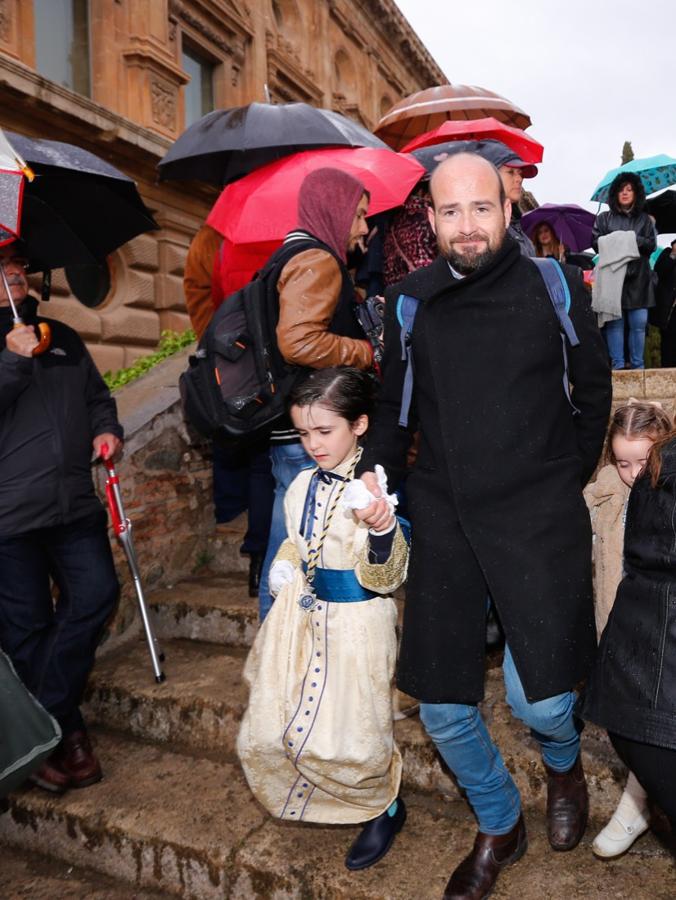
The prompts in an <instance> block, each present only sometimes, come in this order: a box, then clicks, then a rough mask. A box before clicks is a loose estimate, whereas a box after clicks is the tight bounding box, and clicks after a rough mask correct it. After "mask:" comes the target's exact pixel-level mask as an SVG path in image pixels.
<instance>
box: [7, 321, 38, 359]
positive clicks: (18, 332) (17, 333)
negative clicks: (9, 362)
mask: <svg viewBox="0 0 676 900" xmlns="http://www.w3.org/2000/svg"><path fill="white" fill-rule="evenodd" d="M6 345H7V349H8V350H11V351H12V353H16V355H17V356H32V355H33V350H35V348H36V347H37V345H38V339H37V338H36V336H35V329H34V328H33V327H32V326H31V325H17V326H16V328H12V330H11V331H10V332H9V333H8V334H7V338H6Z"/></svg>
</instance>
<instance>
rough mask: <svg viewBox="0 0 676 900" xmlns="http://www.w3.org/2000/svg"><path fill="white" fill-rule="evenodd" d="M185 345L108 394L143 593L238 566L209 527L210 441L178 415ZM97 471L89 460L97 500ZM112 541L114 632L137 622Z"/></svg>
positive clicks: (241, 564) (240, 561)
mask: <svg viewBox="0 0 676 900" xmlns="http://www.w3.org/2000/svg"><path fill="white" fill-rule="evenodd" d="M188 352H189V351H187V350H186V351H183V352H181V353H178V354H176V355H175V356H172V357H171V358H170V359H168V360H166V361H165V362H163V363H161V364H160V365H158V366H156V367H155V368H154V369H152V370H151V371H150V372H149V373H148V374H147V375H145V376H143V377H142V378H139V379H138V380H137V381H135V382H133V383H132V384H130V385H128V386H126V387H124V388H122V389H121V390H119V391H117V392H116V393H115V395H114V396H115V399H116V401H117V405H118V413H119V416H120V420H121V422H122V423H123V425H124V429H125V438H126V440H125V450H124V457H123V459H122V460H121V461H120V462H119V463H118V464H117V466H116V468H117V473H118V475H119V477H120V484H121V488H122V498H123V503H124V505H125V512H126V514H127V517H128V518H129V519H130V521H131V522H132V535H133V539H134V544H135V547H136V553H137V557H138V562H139V568H140V570H141V577H142V584H143V587H144V591H145V592H146V593H148V592H152V590H153V589H154V588H157V587H166V586H168V585H171V584H174V583H175V582H177V581H179V580H181V579H182V578H186V577H188V576H190V575H192V574H194V573H195V572H197V571H203V570H204V569H205V568H208V569H209V570H210V571H212V572H216V573H219V572H229V571H233V570H237V569H245V568H246V559H244V558H242V557H240V556H239V554H238V553H237V548H236V546H235V545H233V544H232V543H228V542H227V541H226V540H223V539H221V538H219V537H218V536H217V535H215V534H214V514H213V502H212V477H211V452H210V446H209V445H208V444H205V443H204V442H201V441H200V440H199V438H197V436H196V435H195V434H194V433H192V432H190V433H189V432H188V429H187V428H186V425H185V423H184V421H183V416H182V412H181V407H180V401H179V397H178V377H179V375H180V373H181V372H182V371H183V370H184V369H185V368H186V366H187V357H188ZM105 476H106V472H105V469H104V468H103V466H97V470H96V473H95V483H96V485H97V488H98V489H99V493H100V495H101V498H102V499H104V485H105ZM104 502H105V501H104ZM112 543H113V552H114V556H115V563H116V567H117V571H118V575H119V576H120V580H121V582H122V585H123V590H122V598H121V602H120V606H119V609H118V612H117V615H116V616H115V618H114V620H113V622H112V624H111V626H110V633H111V635H112V636H117V635H120V634H121V633H122V632H124V631H125V630H126V629H128V628H129V627H130V626H132V625H133V624H135V625H138V623H137V622H135V619H136V594H135V592H134V589H133V583H132V581H131V578H130V575H129V568H128V565H127V562H126V559H125V556H124V553H123V551H122V548H121V547H120V545H119V544H118V542H117V541H116V540H115V539H114V538H113V539H112Z"/></svg>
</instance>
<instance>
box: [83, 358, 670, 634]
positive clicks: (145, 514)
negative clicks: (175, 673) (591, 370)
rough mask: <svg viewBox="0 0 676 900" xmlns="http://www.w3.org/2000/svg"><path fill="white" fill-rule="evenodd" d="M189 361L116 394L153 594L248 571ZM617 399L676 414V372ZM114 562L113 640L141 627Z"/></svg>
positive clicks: (122, 470)
mask: <svg viewBox="0 0 676 900" xmlns="http://www.w3.org/2000/svg"><path fill="white" fill-rule="evenodd" d="M189 353H190V350H185V351H182V352H181V353H178V354H176V355H175V356H173V357H171V358H170V359H168V360H166V361H165V362H163V363H161V364H160V365H158V366H157V367H155V368H154V369H153V370H152V371H151V372H149V373H148V374H147V375H145V376H143V377H142V378H140V379H138V381H136V382H134V383H132V384H131V385H128V386H127V387H124V388H122V389H121V390H120V391H117V392H116V393H115V398H116V400H117V403H118V411H119V414H120V419H121V421H122V423H123V424H124V427H125V432H126V445H125V452H124V459H123V460H122V462H121V463H120V464H119V466H118V472H119V475H120V479H121V484H122V492H123V498H124V502H125V504H126V507H127V514H128V516H129V518H130V519H131V521H132V522H133V534H134V539H135V543H136V548H137V553H138V557H139V563H140V567H141V571H142V575H143V583H144V585H145V588H146V589H147V590H148V591H152V590H153V588H156V587H160V586H167V585H169V584H174V583H176V582H177V581H178V580H180V579H182V578H185V577H188V576H190V575H192V574H194V573H195V572H197V571H200V570H201V571H204V570H205V569H209V570H211V571H212V572H217V573H225V572H230V571H233V570H237V569H242V570H243V569H245V568H246V560H245V559H243V558H242V557H240V556H239V555H238V553H237V546H236V544H233V543H228V542H227V541H226V540H223V539H220V538H218V537H217V536H216V535H215V534H214V516H213V503H212V496H211V488H212V480H211V455H210V451H209V446H208V445H207V444H204V443H200V442H197V443H196V440H195V435H194V433H188V430H187V429H186V426H185V423H184V421H183V417H182V413H181V408H180V401H179V397H178V377H179V375H180V373H181V372H182V371H183V370H184V369H185V367H186V365H187V357H188V355H189ZM613 394H614V405H615V406H617V405H619V403H621V402H624V401H626V400H627V399H628V398H629V397H636V398H637V399H646V400H659V401H660V402H661V403H662V404H663V405H664V406H665V408H667V409H669V410H670V412H671V413H672V414H676V402H675V401H676V369H648V370H646V371H636V372H631V371H625V372H615V373H614V375H613ZM99 468H101V467H99ZM97 479H98V485H99V487H100V488H101V490H103V483H104V473H103V472H101V471H99V472H98V473H97ZM114 543H116V542H114ZM115 554H116V562H117V566H118V572H119V574H120V576H121V578H122V581H123V584H124V589H123V596H122V602H121V604H120V609H119V611H118V614H117V616H116V618H115V620H114V622H113V625H112V627H111V632H112V634H114V635H119V634H121V633H122V632H123V631H125V629H127V628H128V627H129V626H130V625H131V624H132V623H133V622H134V618H135V609H136V606H135V595H134V593H133V590H132V586H131V583H130V580H129V576H128V568H127V565H126V562H125V561H124V557H123V555H122V552H121V550H120V548H119V547H117V546H116V547H115Z"/></svg>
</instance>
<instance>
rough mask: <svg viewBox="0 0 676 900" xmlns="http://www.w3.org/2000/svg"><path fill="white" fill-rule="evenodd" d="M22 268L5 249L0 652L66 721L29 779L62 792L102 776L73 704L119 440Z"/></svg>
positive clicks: (113, 592)
mask: <svg viewBox="0 0 676 900" xmlns="http://www.w3.org/2000/svg"><path fill="white" fill-rule="evenodd" d="M27 266H28V260H27V259H26V257H25V255H24V249H23V247H22V245H21V243H20V242H19V241H15V242H14V243H12V244H9V245H6V246H4V247H0V270H1V271H0V572H2V577H1V578H0V646H1V647H2V649H3V650H4V651H5V652H6V653H7V655H8V656H9V657H10V658H11V660H12V662H13V664H14V666H15V668H16V670H17V673H18V674H19V676H20V677H21V679H22V680H23V681H24V683H25V684H26V686H27V687H28V688H29V690H30V691H31V692H32V693H33V695H34V696H35V697H36V698H37V699H38V700H39V701H40V703H42V705H43V706H44V707H45V708H46V709H47V710H48V711H49V712H50V713H51V714H52V715H53V716H54V718H55V719H56V720H57V721H58V722H59V725H60V726H61V730H62V732H63V735H64V737H63V741H62V742H61V744H60V746H59V747H58V748H57V749H56V750H55V751H54V753H53V754H52V755H51V756H50V757H49V758H48V759H47V760H46V761H45V762H44V763H43V764H42V766H41V768H40V769H39V770H38V771H37V772H36V773H35V774H34V775H33V776H31V778H32V780H33V781H34V782H35V783H36V784H38V785H39V786H40V787H42V788H45V789H46V790H48V791H52V792H53V793H62V792H63V791H65V790H67V789H68V788H72V787H74V788H79V787H86V786H88V785H90V784H93V783H94V782H96V781H99V780H100V779H101V777H102V772H101V767H100V765H99V762H98V760H97V758H96V756H95V755H94V753H93V751H92V748H91V744H90V742H89V739H88V737H87V732H86V729H85V725H84V722H83V719H82V715H81V713H80V710H79V704H80V702H81V699H82V695H83V692H84V688H85V683H86V681H87V677H88V675H89V672H90V671H91V668H92V666H93V663H94V653H95V650H96V646H97V644H98V641H99V638H100V636H101V632H102V629H103V627H104V625H105V623H106V621H107V620H108V618H109V617H110V615H111V613H112V611H113V609H114V607H115V604H116V603H117V599H118V595H119V585H118V581H117V576H116V574H115V568H114V565H113V558H112V554H111V550H110V544H109V541H108V533H107V522H106V514H105V512H104V510H103V507H102V505H101V502H100V501H99V499H98V497H97V496H96V492H95V490H94V485H93V482H92V477H91V468H90V463H91V458H92V452H93V454H94V455H95V456H101V455H102V446H103V445H104V444H106V445H107V450H106V452H105V458H107V459H109V458H111V457H113V456H114V455H115V454H116V453H118V452H119V450H120V448H121V446H122V436H123V434H122V427H121V426H120V423H119V421H118V419H117V412H116V406H115V401H114V400H113V399H112V398H111V396H110V393H109V391H108V389H107V387H106V386H105V384H104V382H103V379H102V378H101V376H100V374H99V372H98V371H97V369H96V366H95V365H94V362H93V360H92V358H91V357H90V355H89V353H88V352H87V350H86V348H85V346H84V344H83V343H82V341H81V339H80V338H79V337H78V335H77V334H76V333H75V332H74V331H73V330H72V329H71V328H69V327H68V326H66V325H64V324H62V323H61V322H56V321H50V322H49V326H50V329H45V327H44V325H45V322H44V320H40V322H39V321H38V317H37V303H36V301H35V300H34V299H33V298H31V297H29V296H28V282H27V280H26V268H27ZM19 321H20V322H22V323H25V324H19ZM40 324H42V325H43V327H42V328H40V329H39V332H40V333H41V335H42V337H43V340H41V341H39V340H38V336H37V335H36V326H39V325H40ZM49 330H51V341H50V342H46V341H45V340H44V335H45V333H49ZM46 343H47V346H45V344H46ZM36 351H37V352H36ZM52 581H53V582H54V584H55V585H56V587H57V589H58V597H57V599H56V601H54V600H53V598H52V591H51V582H52Z"/></svg>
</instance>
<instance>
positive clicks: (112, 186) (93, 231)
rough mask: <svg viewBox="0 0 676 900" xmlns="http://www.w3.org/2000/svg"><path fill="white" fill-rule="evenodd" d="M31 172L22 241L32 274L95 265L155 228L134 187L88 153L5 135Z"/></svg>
mask: <svg viewBox="0 0 676 900" xmlns="http://www.w3.org/2000/svg"><path fill="white" fill-rule="evenodd" d="M6 134H7V137H8V138H9V140H10V142H11V144H12V146H13V147H14V148H15V149H16V151H17V152H18V153H20V154H21V156H22V157H23V158H24V159H25V160H26V162H27V163H28V164H29V165H30V167H31V168H32V169H33V171H34V172H35V178H34V180H33V181H31V182H28V183H26V185H25V187H24V195H23V209H22V214H21V238H22V240H23V241H24V243H25V245H26V252H27V255H28V256H29V258H30V259H31V263H32V268H33V269H58V268H61V267H62V266H68V265H83V264H84V265H90V264H92V263H98V262H101V261H102V260H104V259H105V257H106V256H107V255H108V254H109V253H112V252H113V250H116V249H117V248H118V247H120V246H122V244H125V243H126V242H127V241H129V240H131V239H132V238H134V237H136V236H137V235H138V234H142V233H143V232H145V231H150V230H152V229H154V228H158V227H159V226H158V225H157V223H156V222H155V220H154V219H153V217H152V215H151V214H150V211H149V210H148V209H147V208H146V206H145V204H144V203H143V201H142V200H141V197H140V195H139V193H138V190H137V188H136V184H135V183H134V181H133V180H132V179H131V178H128V177H127V176H126V175H124V174H123V173H122V172H120V171H119V170H118V169H116V168H115V167H114V166H111V165H110V164H109V163H107V162H105V161H104V160H102V159H99V157H98V156H95V155H94V154H93V153H89V152H88V151H87V150H83V149H82V148H81V147H76V146H75V145H73V144H64V143H61V142H60V141H45V140H41V139H38V138H27V137H24V136H22V135H19V134H12V133H11V132H6Z"/></svg>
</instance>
